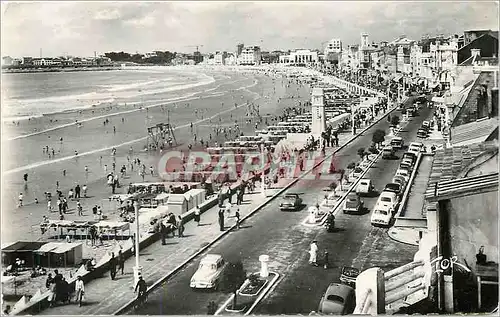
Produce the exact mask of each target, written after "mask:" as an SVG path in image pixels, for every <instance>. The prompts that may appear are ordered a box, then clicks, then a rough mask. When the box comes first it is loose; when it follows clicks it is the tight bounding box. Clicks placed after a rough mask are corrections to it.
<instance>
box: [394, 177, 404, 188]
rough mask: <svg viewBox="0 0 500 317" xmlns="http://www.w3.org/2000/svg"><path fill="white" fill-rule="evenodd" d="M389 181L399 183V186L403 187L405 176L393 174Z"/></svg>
mask: <svg viewBox="0 0 500 317" xmlns="http://www.w3.org/2000/svg"><path fill="white" fill-rule="evenodd" d="M391 183H396V184H399V185H401V188H404V187H405V186H406V178H405V177H403V176H394V177H393V178H392V181H391Z"/></svg>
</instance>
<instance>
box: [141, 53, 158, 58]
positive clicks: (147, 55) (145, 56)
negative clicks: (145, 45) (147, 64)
mask: <svg viewBox="0 0 500 317" xmlns="http://www.w3.org/2000/svg"><path fill="white" fill-rule="evenodd" d="M156 56H158V55H157V54H156V52H147V53H145V54H144V58H151V57H156Z"/></svg>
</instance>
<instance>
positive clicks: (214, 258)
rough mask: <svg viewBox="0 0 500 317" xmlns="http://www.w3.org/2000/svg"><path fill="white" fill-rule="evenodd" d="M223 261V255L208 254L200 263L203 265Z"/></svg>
mask: <svg viewBox="0 0 500 317" xmlns="http://www.w3.org/2000/svg"><path fill="white" fill-rule="evenodd" d="M221 259H222V255H220V254H207V255H205V256H204V257H203V258H202V259H201V261H200V262H203V263H214V262H217V261H219V260H221Z"/></svg>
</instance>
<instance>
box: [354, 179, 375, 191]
mask: <svg viewBox="0 0 500 317" xmlns="http://www.w3.org/2000/svg"><path fill="white" fill-rule="evenodd" d="M374 190H375V188H374V187H373V183H372V181H371V179H369V178H363V179H361V180H360V181H359V183H358V186H357V187H356V194H358V195H369V194H371V193H372V192H373V191H374Z"/></svg>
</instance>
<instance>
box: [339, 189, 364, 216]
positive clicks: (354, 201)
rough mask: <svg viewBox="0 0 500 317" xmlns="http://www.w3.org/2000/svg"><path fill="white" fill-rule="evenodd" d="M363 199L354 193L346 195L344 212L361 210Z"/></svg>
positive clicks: (358, 211)
mask: <svg viewBox="0 0 500 317" xmlns="http://www.w3.org/2000/svg"><path fill="white" fill-rule="evenodd" d="M363 204H364V203H363V201H362V200H361V199H359V196H358V195H356V194H355V193H351V194H349V195H348V196H347V198H346V199H345V202H344V208H343V211H344V213H345V214H346V213H360V212H361V211H362V210H363Z"/></svg>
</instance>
